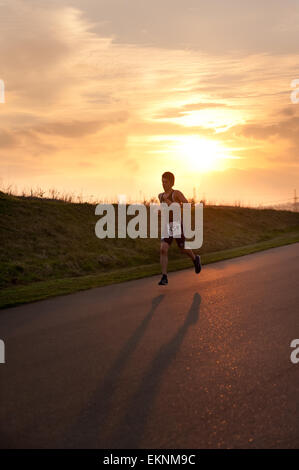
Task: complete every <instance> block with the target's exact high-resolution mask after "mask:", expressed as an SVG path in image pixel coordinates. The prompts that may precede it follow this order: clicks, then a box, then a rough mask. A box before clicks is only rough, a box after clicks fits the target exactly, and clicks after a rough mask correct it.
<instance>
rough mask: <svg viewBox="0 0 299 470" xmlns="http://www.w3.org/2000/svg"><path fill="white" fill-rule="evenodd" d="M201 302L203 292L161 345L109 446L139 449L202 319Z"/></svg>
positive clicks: (196, 295) (106, 445) (195, 296)
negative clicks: (172, 370)
mask: <svg viewBox="0 0 299 470" xmlns="http://www.w3.org/2000/svg"><path fill="white" fill-rule="evenodd" d="M200 302H201V297H200V295H199V294H198V293H196V294H194V297H193V302H192V305H191V307H190V309H189V311H188V314H187V316H186V319H185V321H184V323H183V325H182V326H181V327H180V328H179V330H178V331H177V333H176V334H175V335H174V336H173V338H172V339H171V340H170V341H169V342H168V343H167V344H164V345H162V346H161V347H160V349H159V351H158V353H157V355H156V356H155V358H154V359H153V361H152V362H151V364H150V366H149V367H148V370H147V371H146V373H145V374H144V376H143V378H142V381H141V384H140V386H139V388H138V390H137V392H136V393H135V394H134V395H133V397H132V399H131V401H130V404H129V406H128V409H127V411H126V412H125V415H124V417H123V419H122V422H121V423H120V424H119V426H118V428H117V430H116V432H114V433H113V434H112V435H111V436H110V438H109V440H108V441H106V442H105V447H106V448H114V449H126V448H130V449H138V448H139V445H140V441H141V440H142V437H143V433H144V430H145V428H146V423H147V419H148V416H149V415H150V412H151V410H152V407H153V405H154V400H155V396H156V395H157V393H158V390H159V387H160V384H161V381H162V378H163V375H164V374H165V372H166V370H167V369H168V368H169V366H170V365H171V363H172V362H173V361H174V359H175V357H176V354H177V352H178V351H179V349H180V346H181V344H182V342H183V339H184V337H185V335H186V333H187V331H188V329H189V327H190V326H191V325H193V324H195V323H196V322H197V321H198V318H199V307H200ZM157 432H158V430H157Z"/></svg>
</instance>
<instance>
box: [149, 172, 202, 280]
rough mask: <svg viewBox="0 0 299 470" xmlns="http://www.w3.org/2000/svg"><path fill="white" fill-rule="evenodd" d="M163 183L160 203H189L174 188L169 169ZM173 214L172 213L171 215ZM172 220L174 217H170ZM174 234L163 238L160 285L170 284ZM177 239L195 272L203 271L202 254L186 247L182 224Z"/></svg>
mask: <svg viewBox="0 0 299 470" xmlns="http://www.w3.org/2000/svg"><path fill="white" fill-rule="evenodd" d="M162 185H163V189H164V191H165V192H164V193H160V194H159V196H158V198H159V201H160V203H162V202H165V203H166V204H167V205H168V206H169V205H170V204H172V203H173V202H178V203H179V204H180V205H182V203H184V202H185V203H188V201H187V199H186V198H185V196H184V194H183V193H181V191H178V190H175V189H172V187H173V185H174V174H173V173H170V172H169V171H167V172H165V173H163V175H162ZM171 215H172V214H171V213H170V216H171ZM170 220H172V219H170ZM170 227H171V222H170ZM172 240H173V236H171V235H170V233H169V236H168V237H167V238H162V240H161V247H160V263H161V267H162V278H161V280H160V282H159V285H160V286H165V285H166V284H168V279H167V264H168V249H169V247H170V245H171V243H172ZM175 241H176V243H177V245H178V247H179V249H180V250H181V252H182V253H185V254H186V255H187V256H189V257H190V258H191V259H192V261H193V263H194V268H195V272H196V273H197V274H198V273H200V271H201V262H200V256H199V255H195V254H194V253H193V251H192V250H190V249H187V248H184V244H185V237H184V233H183V225H182V224H181V236H180V237H179V238H175Z"/></svg>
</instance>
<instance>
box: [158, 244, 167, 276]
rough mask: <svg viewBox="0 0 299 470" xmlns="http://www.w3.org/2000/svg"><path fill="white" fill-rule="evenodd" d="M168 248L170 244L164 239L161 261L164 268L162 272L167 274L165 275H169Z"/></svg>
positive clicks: (161, 248)
mask: <svg viewBox="0 0 299 470" xmlns="http://www.w3.org/2000/svg"><path fill="white" fill-rule="evenodd" d="M168 249H169V244H168V243H166V242H164V241H161V245H160V263H161V268H162V274H165V275H167V265H168Z"/></svg>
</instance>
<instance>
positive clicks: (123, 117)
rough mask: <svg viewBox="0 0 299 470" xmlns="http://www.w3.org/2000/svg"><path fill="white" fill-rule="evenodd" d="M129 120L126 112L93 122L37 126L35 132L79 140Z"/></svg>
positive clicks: (76, 121) (50, 123)
mask: <svg viewBox="0 0 299 470" xmlns="http://www.w3.org/2000/svg"><path fill="white" fill-rule="evenodd" d="M127 119H128V113H127V112H126V111H124V112H120V113H117V114H111V115H110V116H109V115H108V116H107V117H105V118H103V117H102V118H99V119H97V120H93V121H79V120H73V121H71V122H48V123H44V124H42V125H40V126H37V127H36V128H35V129H34V130H35V131H36V132H38V133H41V134H50V135H57V136H61V137H70V138H79V137H83V136H86V135H89V134H94V133H96V132H98V131H99V130H101V129H103V128H104V127H107V126H111V125H117V124H120V123H124V122H126V121H127Z"/></svg>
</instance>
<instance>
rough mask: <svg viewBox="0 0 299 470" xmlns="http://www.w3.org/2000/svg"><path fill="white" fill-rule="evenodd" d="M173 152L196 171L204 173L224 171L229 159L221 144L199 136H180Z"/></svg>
mask: <svg viewBox="0 0 299 470" xmlns="http://www.w3.org/2000/svg"><path fill="white" fill-rule="evenodd" d="M173 150H174V151H175V154H176V157H177V158H179V159H183V160H184V161H185V162H188V164H189V166H191V167H192V168H193V169H194V170H200V171H204V172H205V171H211V170H220V169H223V163H224V160H225V159H227V158H229V157H228V155H227V154H226V149H225V148H224V147H223V146H222V145H221V144H220V143H219V142H217V141H214V140H208V139H203V138H201V137H199V136H197V135H189V136H178V138H177V139H176V141H175V143H174V148H173Z"/></svg>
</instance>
